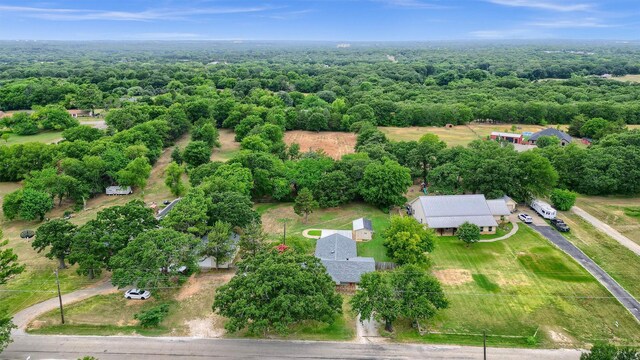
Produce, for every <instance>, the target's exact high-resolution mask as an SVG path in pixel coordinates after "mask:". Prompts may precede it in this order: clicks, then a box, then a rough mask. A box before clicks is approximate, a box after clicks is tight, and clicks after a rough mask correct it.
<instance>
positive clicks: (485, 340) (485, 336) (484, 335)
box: [482, 330, 487, 360]
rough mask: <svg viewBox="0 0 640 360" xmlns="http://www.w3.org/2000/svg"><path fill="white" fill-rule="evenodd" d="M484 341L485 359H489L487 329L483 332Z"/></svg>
mask: <svg viewBox="0 0 640 360" xmlns="http://www.w3.org/2000/svg"><path fill="white" fill-rule="evenodd" d="M482 341H483V343H484V360H487V331H486V330H485V331H483V332H482Z"/></svg>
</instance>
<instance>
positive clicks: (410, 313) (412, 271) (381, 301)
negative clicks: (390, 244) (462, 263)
mask: <svg viewBox="0 0 640 360" xmlns="http://www.w3.org/2000/svg"><path fill="white" fill-rule="evenodd" d="M447 306H448V302H447V299H446V298H445V296H444V292H443V291H442V287H441V285H440V283H439V282H438V280H437V279H436V278H434V277H433V276H431V275H428V274H427V273H426V272H425V271H424V270H422V269H421V268H420V267H419V266H415V265H406V266H401V267H399V268H396V269H395V270H394V271H393V272H372V273H368V274H364V275H363V276H362V279H361V280H360V284H359V285H358V290H357V292H356V294H355V295H354V296H353V298H352V299H351V307H352V308H353V310H354V311H356V312H357V313H359V314H360V319H361V321H365V320H368V319H370V318H371V317H373V318H374V319H376V320H378V321H383V322H384V323H385V330H387V331H389V332H392V331H393V323H394V322H395V321H396V320H397V319H401V318H405V319H408V320H411V321H412V322H414V323H415V322H418V321H426V320H428V319H430V318H432V317H433V316H434V315H435V314H436V312H437V311H438V310H439V309H444V308H446V307H447Z"/></svg>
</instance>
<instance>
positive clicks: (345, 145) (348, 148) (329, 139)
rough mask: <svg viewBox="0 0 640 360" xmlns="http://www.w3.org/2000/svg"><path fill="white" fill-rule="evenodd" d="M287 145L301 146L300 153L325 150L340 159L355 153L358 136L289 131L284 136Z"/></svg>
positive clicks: (324, 132) (335, 132) (343, 133)
mask: <svg viewBox="0 0 640 360" xmlns="http://www.w3.org/2000/svg"><path fill="white" fill-rule="evenodd" d="M284 142H285V143H286V144H287V145H291V144H293V143H298V144H300V151H301V152H307V151H316V150H320V149H322V150H324V152H325V153H327V155H329V156H331V157H332V158H334V159H340V157H342V155H345V154H351V153H353V152H355V149H354V148H355V146H356V134H354V133H346V132H337V131H322V132H313V131H303V130H294V131H287V132H286V133H285V135H284Z"/></svg>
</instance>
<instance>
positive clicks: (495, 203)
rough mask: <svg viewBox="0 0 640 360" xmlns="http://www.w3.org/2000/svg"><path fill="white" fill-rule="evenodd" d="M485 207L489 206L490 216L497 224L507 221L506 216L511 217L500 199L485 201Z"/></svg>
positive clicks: (505, 203)
mask: <svg viewBox="0 0 640 360" xmlns="http://www.w3.org/2000/svg"><path fill="white" fill-rule="evenodd" d="M487 205H488V206H489V210H490V211H491V215H493V218H494V219H495V220H496V221H497V222H499V223H503V222H505V221H507V220H508V216H509V215H511V210H509V207H508V206H507V202H506V201H505V200H504V199H502V198H500V199H495V200H487Z"/></svg>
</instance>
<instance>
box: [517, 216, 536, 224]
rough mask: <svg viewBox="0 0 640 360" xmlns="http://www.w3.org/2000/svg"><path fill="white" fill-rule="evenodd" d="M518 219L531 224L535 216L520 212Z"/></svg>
mask: <svg viewBox="0 0 640 360" xmlns="http://www.w3.org/2000/svg"><path fill="white" fill-rule="evenodd" d="M518 219H520V220H522V222H523V223H525V224H531V223H532V222H533V218H532V217H531V216H529V215H527V214H518Z"/></svg>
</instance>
